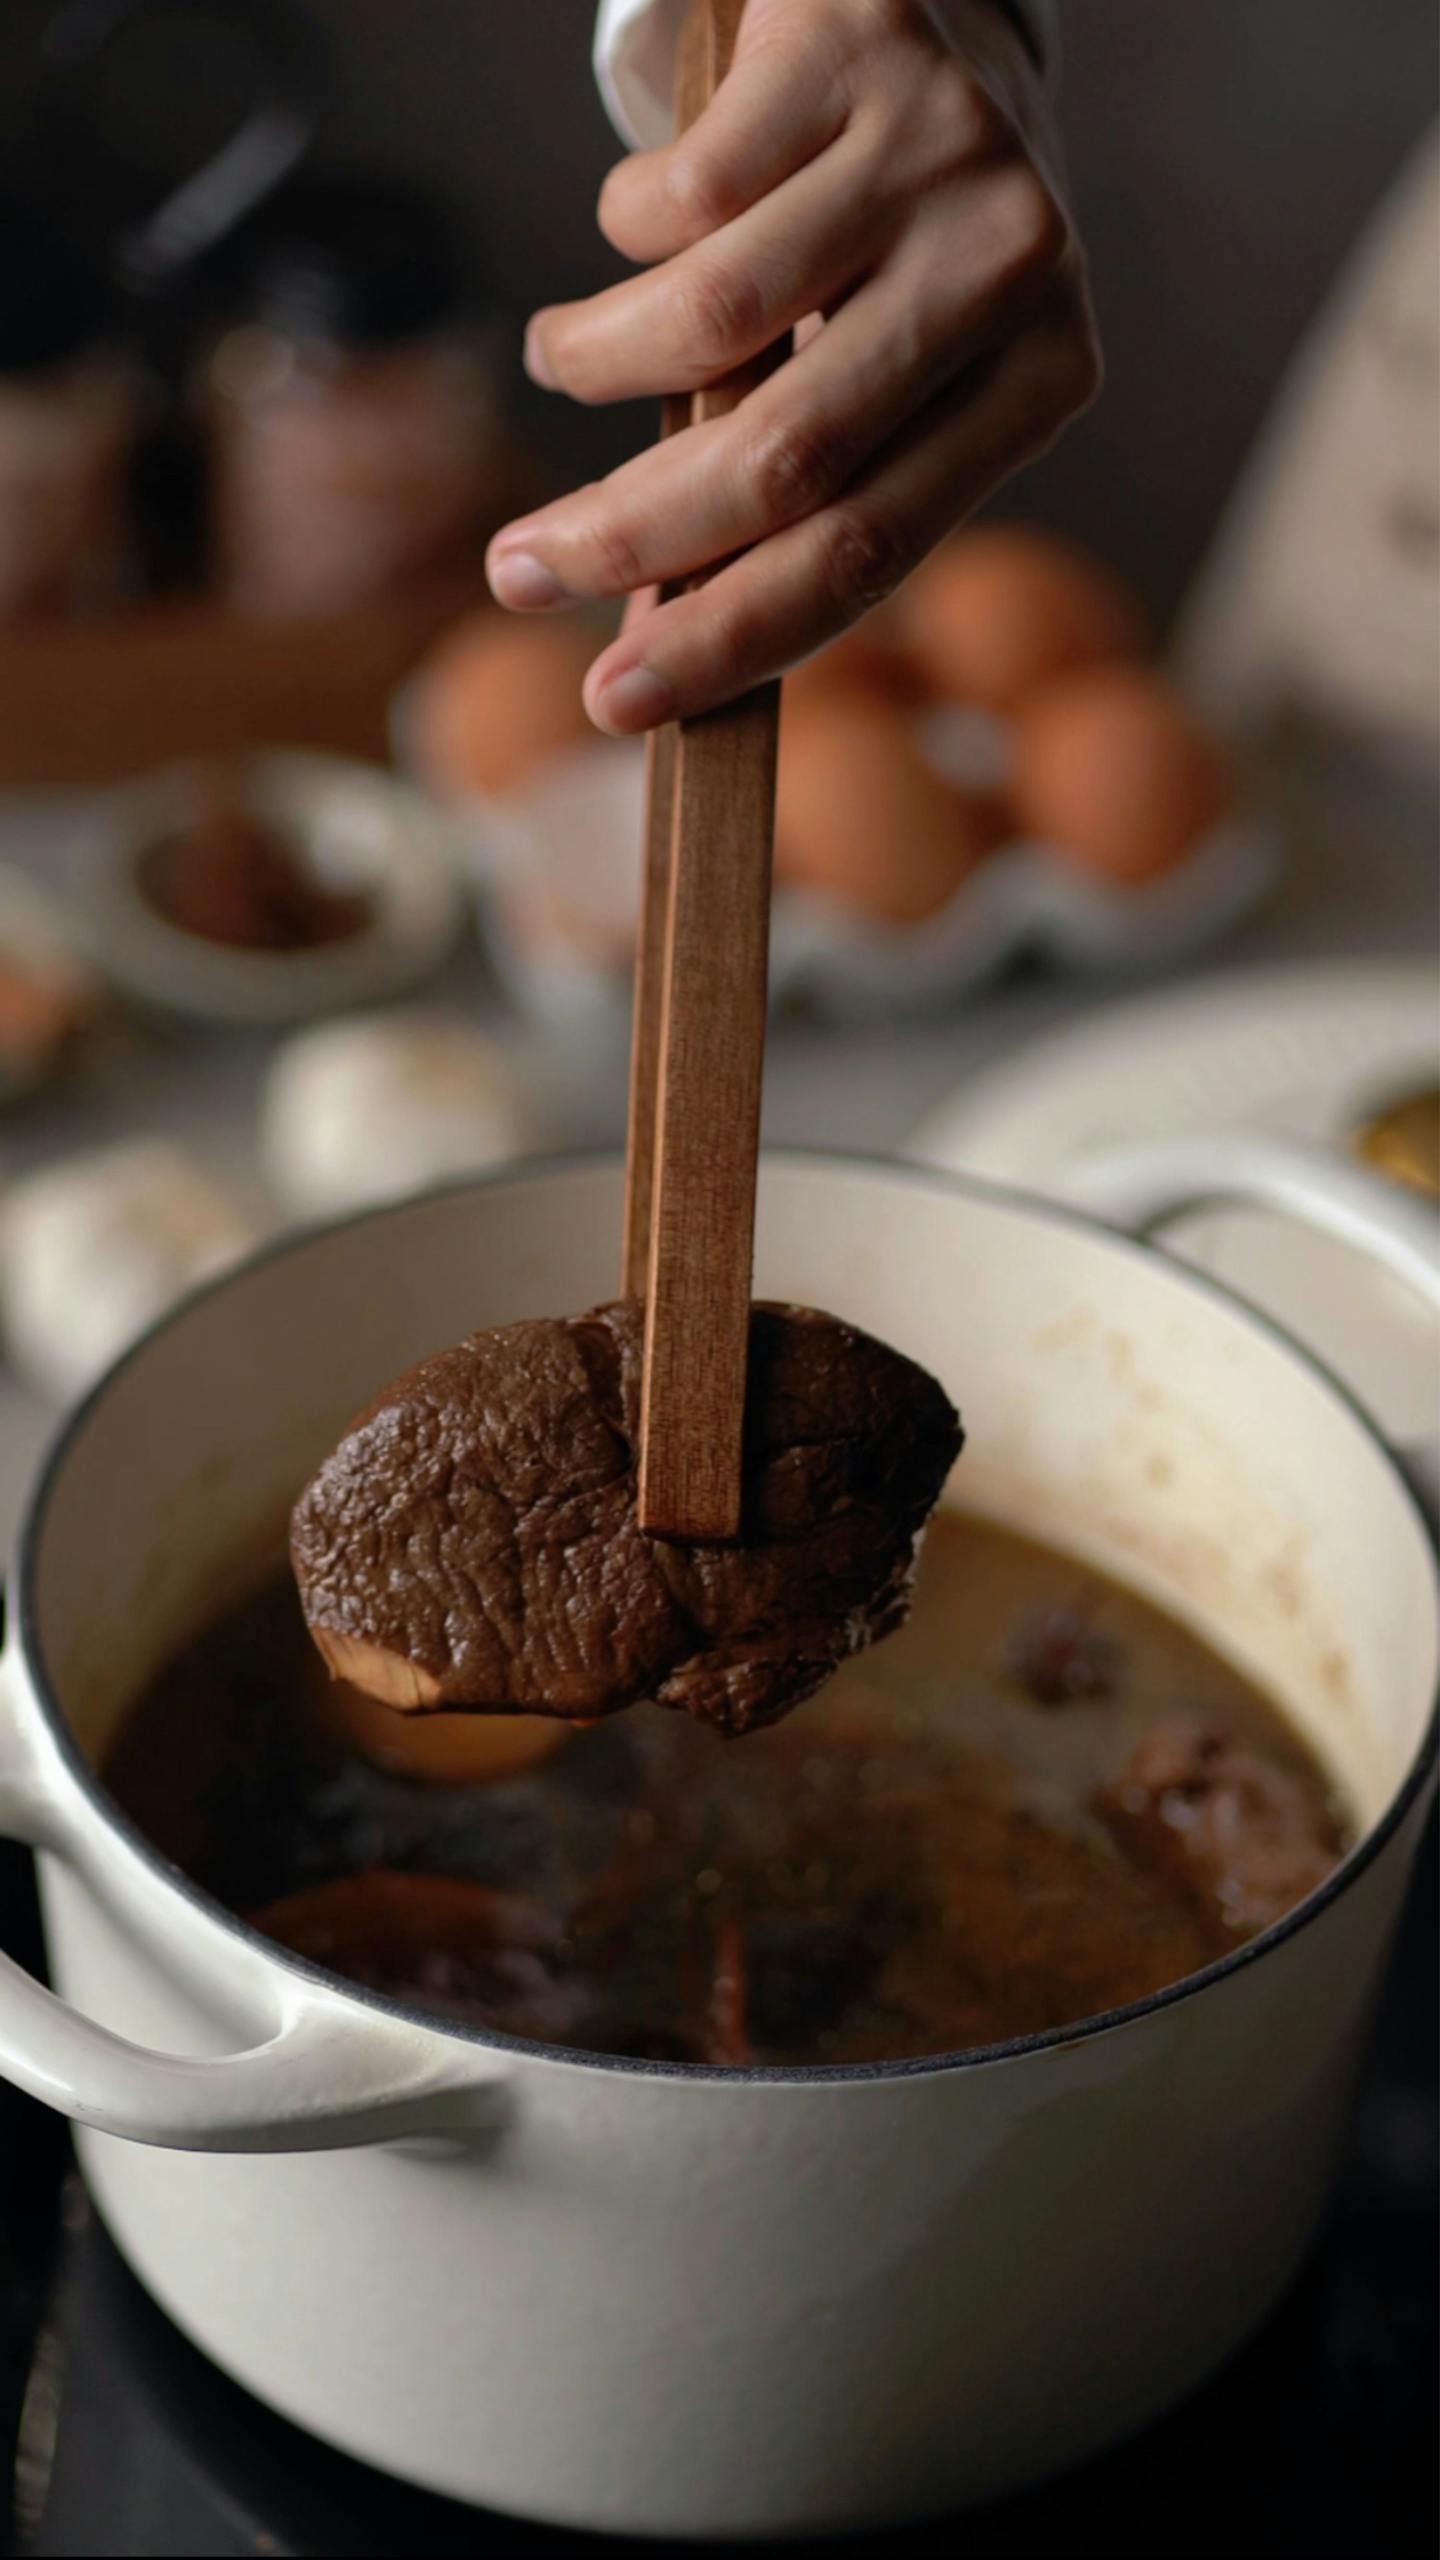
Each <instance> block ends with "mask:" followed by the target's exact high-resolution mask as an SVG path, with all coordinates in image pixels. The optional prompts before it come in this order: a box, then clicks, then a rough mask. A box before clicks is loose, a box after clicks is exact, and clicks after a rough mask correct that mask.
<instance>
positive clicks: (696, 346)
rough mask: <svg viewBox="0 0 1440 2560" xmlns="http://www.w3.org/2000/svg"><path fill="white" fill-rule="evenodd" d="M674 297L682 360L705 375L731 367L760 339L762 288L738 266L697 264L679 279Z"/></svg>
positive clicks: (724, 370)
mask: <svg viewBox="0 0 1440 2560" xmlns="http://www.w3.org/2000/svg"><path fill="white" fill-rule="evenodd" d="M675 297H676V312H675V319H676V326H677V333H678V336H679V340H680V346H681V349H682V353H683V357H684V360H685V361H686V362H687V363H688V364H689V365H690V366H692V367H693V368H694V369H695V370H696V371H697V372H699V373H701V374H702V375H703V374H710V373H724V372H726V371H728V369H729V367H730V366H731V365H733V364H738V363H739V361H740V359H741V358H742V356H745V355H748V354H749V353H750V351H751V349H752V348H753V347H754V345H755V344H756V333H757V330H758V329H760V318H761V300H760V292H759V288H758V286H756V285H755V284H754V283H753V282H752V281H751V279H750V278H749V277H748V276H744V275H742V274H740V273H738V272H737V270H736V269H735V268H733V267H727V266H722V265H721V264H720V263H719V262H718V261H712V262H711V263H709V264H708V265H705V266H696V267H694V268H692V270H691V272H690V273H689V274H688V275H687V276H686V277H685V278H684V280H683V281H678V280H677V283H676V287H675ZM761 334H762V336H763V331H761Z"/></svg>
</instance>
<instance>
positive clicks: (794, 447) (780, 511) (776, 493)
mask: <svg viewBox="0 0 1440 2560" xmlns="http://www.w3.org/2000/svg"><path fill="white" fill-rule="evenodd" d="M743 468H744V473H745V478H746V480H747V481H748V482H749V484H750V486H751V488H752V489H753V490H754V491H755V493H756V495H757V497H758V499H759V501H760V507H761V511H762V513H763V515H764V518H765V521H766V522H767V523H768V524H794V523H795V522H797V520H798V519H799V518H800V517H802V516H808V515H812V514H813V513H814V510H815V509H816V507H818V506H821V505H823V503H824V501H825V500H826V499H827V498H829V497H831V496H832V495H833V494H834V491H835V488H836V485H837V483H838V479H839V466H838V463H837V460H836V458H835V456H834V454H833V452H832V450H831V448H830V447H829V445H828V444H827V443H826V441H825V439H824V437H823V436H821V435H820V434H818V433H817V432H816V431H814V430H813V429H810V428H808V427H804V426H801V425H799V424H798V423H797V422H796V421H795V420H793V419H786V420H785V421H784V422H783V423H782V424H778V425H775V426H771V427H768V428H766V429H765V430H764V431H763V432H762V433H761V434H759V435H757V436H756V437H754V438H753V440H752V442H751V444H750V448H749V451H748V453H747V454H746V456H745V460H744V465H743Z"/></svg>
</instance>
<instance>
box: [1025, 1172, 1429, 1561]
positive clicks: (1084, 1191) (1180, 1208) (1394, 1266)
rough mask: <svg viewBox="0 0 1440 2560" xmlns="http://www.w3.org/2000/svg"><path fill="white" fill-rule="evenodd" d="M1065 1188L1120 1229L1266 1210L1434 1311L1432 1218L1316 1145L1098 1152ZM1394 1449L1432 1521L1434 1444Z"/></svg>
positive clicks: (1410, 1196) (1133, 1231) (1388, 1185)
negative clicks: (1364, 1262)
mask: <svg viewBox="0 0 1440 2560" xmlns="http://www.w3.org/2000/svg"><path fill="white" fill-rule="evenodd" d="M1065 1194H1066V1198H1067V1199H1069V1200H1071V1201H1073V1202H1074V1203H1075V1204H1076V1205H1077V1206H1078V1207H1080V1208H1083V1209H1088V1210H1090V1211H1091V1212H1092V1213H1093V1215H1094V1216H1096V1217H1098V1218H1103V1219H1105V1220H1106V1221H1107V1222H1108V1224H1110V1225H1111V1226H1115V1227H1120V1228H1122V1229H1123V1230H1124V1231H1125V1233H1126V1234H1128V1235H1148V1234H1151V1233H1153V1232H1154V1231H1155V1230H1156V1229H1157V1228H1159V1227H1162V1226H1165V1225H1167V1224H1168V1223H1169V1222H1170V1220H1172V1219H1174V1218H1178V1217H1180V1216H1181V1215H1182V1214H1183V1213H1184V1212H1185V1211H1186V1210H1188V1209H1202V1208H1206V1207H1210V1206H1214V1205H1218V1204H1220V1203H1222V1202H1223V1203H1231V1204H1233V1203H1237V1202H1246V1203H1253V1204H1255V1205H1256V1206H1257V1207H1260V1208H1265V1209H1275V1210H1278V1211H1279V1212H1281V1214H1282V1215H1284V1216H1287V1217H1292V1218H1295V1219H1298V1221H1299V1222H1300V1224H1301V1225H1302V1226H1309V1227H1314V1228H1316V1229H1318V1230H1319V1232H1320V1233H1322V1234H1324V1235H1331V1236H1336V1237H1338V1238H1339V1239H1340V1241H1341V1242H1342V1243H1344V1244H1351V1245H1355V1246H1357V1247H1358V1248H1359V1250H1360V1251H1361V1252H1362V1253H1367V1254H1368V1255H1369V1256H1370V1258H1371V1260H1372V1261H1375V1262H1378V1263H1380V1264H1382V1265H1383V1267H1384V1268H1385V1269H1386V1270H1387V1271H1390V1272H1392V1273H1393V1274H1394V1276H1395V1278H1396V1279H1397V1280H1401V1281H1403V1282H1405V1283H1406V1285H1407V1286H1408V1287H1409V1288H1411V1289H1413V1290H1414V1291H1415V1292H1416V1294H1417V1296H1419V1297H1421V1298H1423V1299H1424V1300H1425V1302H1426V1304H1427V1306H1429V1307H1430V1308H1431V1309H1433V1310H1434V1312H1435V1313H1436V1314H1437V1315H1440V1216H1437V1214H1436V1211H1435V1210H1434V1208H1433V1207H1432V1206H1431V1205H1430V1203H1429V1202H1428V1201H1426V1200H1423V1199H1422V1198H1421V1197H1420V1195H1419V1194H1418V1193H1416V1192H1410V1191H1406V1190H1404V1189H1402V1187H1401V1186H1400V1185H1399V1184H1398V1183H1394V1182H1387V1181H1386V1180H1384V1179H1383V1178H1382V1176H1380V1175H1379V1174H1375V1173H1368V1172H1366V1171H1365V1170H1364V1169H1363V1168H1362V1167H1361V1166H1359V1165H1349V1164H1344V1163H1341V1162H1339V1161H1338V1160H1337V1159H1336V1158H1335V1157H1334V1156H1333V1155H1330V1154H1328V1153H1327V1152H1325V1151H1324V1150H1323V1149H1321V1148H1318V1147H1304V1146H1298V1145H1292V1144H1290V1143H1288V1142H1282V1141H1280V1140H1278V1139H1271V1138H1258V1137H1240V1136H1237V1137H1230V1138H1227V1137H1217V1138H1173V1139H1157V1140H1155V1141H1153V1142H1147V1143H1146V1144H1144V1145H1141V1146H1133V1147H1117V1148H1114V1149H1110V1148H1107V1149H1106V1150H1105V1151H1104V1152H1103V1153H1102V1154H1097V1155H1093V1156H1087V1157H1084V1158H1082V1159H1081V1160H1080V1161H1079V1162H1078V1163H1077V1164H1075V1165H1074V1166H1072V1167H1071V1168H1069V1170H1068V1171H1067V1174H1066V1182H1065ZM1394 1455H1395V1458H1396V1462H1397V1464H1398V1465H1399V1466H1400V1467H1401V1468H1402V1470H1403V1472H1404V1474H1405V1475H1406V1477H1407V1479H1408V1481H1409V1483H1410V1485H1411V1487H1412V1489H1413V1490H1414V1492H1415V1493H1416V1494H1417V1495H1418V1496H1419V1498H1420V1500H1421V1501H1422V1502H1423V1503H1424V1505H1425V1508H1426V1510H1427V1511H1428V1512H1429V1514H1430V1515H1431V1517H1432V1518H1434V1517H1435V1516H1436V1515H1437V1514H1440V1447H1435V1446H1431V1445H1428V1444H1424V1443H1419V1442H1416V1443H1411V1444H1409V1445H1406V1446H1402V1447H1400V1448H1397V1449H1396V1450H1395V1452H1394Z"/></svg>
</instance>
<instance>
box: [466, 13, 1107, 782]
mask: <svg viewBox="0 0 1440 2560" xmlns="http://www.w3.org/2000/svg"><path fill="white" fill-rule="evenodd" d="M600 224H601V228H602V230H603V231H604V232H605V235H606V237H607V238H608V239H609V240H611V241H612V242H613V243H614V245H615V246H616V247H617V248H618V249H620V250H622V251H623V252H624V253H625V254H626V255H627V256H628V257H630V258H632V259H634V260H636V261H637V262H638V263H640V264H642V265H643V266H644V267H645V268H646V269H647V272H646V273H645V274H643V275H640V276H637V277H635V278H633V279H631V280H629V281H627V282H626V283H624V284H619V285H615V286H612V287H611V288H610V290H609V291H607V292H604V293H599V294H596V295H595V296H594V297H593V298H592V299H591V300H590V301H588V302H579V303H567V304H560V305H557V306H556V307H555V308H553V309H551V310H547V311H541V312H538V313H537V314H536V316H535V318H534V320H533V321H532V322H531V324H530V330H529V334H528V337H527V340H526V362H527V365H528V368H529V370H530V373H531V374H532V376H533V377H534V378H535V380H537V381H538V382H541V383H543V384H545V385H547V386H548V387H550V388H553V389H555V390H559V391H565V392H568V393H569V394H570V396H571V397H572V398H573V399H577V400H583V401H587V402H592V401H593V402H599V401H609V400H631V399H635V398H637V397H643V396H647V395H657V394H660V393H664V392H688V391H692V390H694V389H696V388H697V387H698V386H700V385H702V384H705V383H709V382H713V381H716V380H718V379H720V378H721V377H722V376H724V375H725V374H726V373H728V372H730V371H731V370H732V369H733V368H734V367H735V366H736V365H737V364H740V363H742V362H743V361H744V360H745V359H746V358H747V357H750V356H753V355H755V354H757V353H759V351H760V350H761V349H762V348H765V347H768V346H770V345H771V344H772V343H773V342H774V341H776V340H777V339H779V338H780V337H781V336H782V334H783V333H785V332H787V331H790V330H795V332H796V344H795V351H794V352H793V353H792V354H791V355H790V356H788V357H787V359H786V361H785V362H784V363H783V364H782V365H781V366H780V368H779V370H778V371H777V372H775V373H773V374H772V375H771V376H770V378H769V379H768V380H767V381H766V382H764V383H763V384H762V385H761V387H760V388H759V389H758V390H755V391H753V392H752V393H751V394H750V396H749V397H748V398H747V399H746V400H745V401H744V402H743V403H742V404H741V406H740V407H739V409H737V410H736V411H735V412H734V413H733V415H731V416H729V417H725V418H718V419H715V420H712V421H710V422H709V423H707V424H704V425H699V426H691V427H687V428H685V429H683V430H682V431H681V432H680V433H679V434H678V435H676V436H673V437H671V438H670V439H669V441H668V442H666V443H665V444H662V445H655V446H653V447H651V448H648V449H647V450H646V451H645V452H643V453H641V454H640V455H638V456H637V457H636V458H635V459H634V460H633V461H631V462H628V463H626V464H624V465H623V466H622V467H621V469H619V470H618V471H614V472H612V473H611V474H610V476H609V478H608V479H605V480H601V481H598V482H595V483H593V484H592V485H591V486H589V487H588V488H583V489H579V490H577V491H575V492H574V494H573V495H572V496H569V497H566V498H561V499H559V500H558V501H557V502H556V503H555V504H554V505H552V506H548V507H545V508H543V509H541V510H540V511H539V512H538V513H537V514H535V515H531V516H527V517H525V518H524V519H523V520H522V521H519V522H517V523H514V524H511V525H507V526H506V527H505V529H504V531H503V532H502V533H500V534H498V535H497V536H496V538H495V540H494V542H493V543H492V545H491V548H490V554H489V562H488V567H489V576H490V583H491V586H492V588H493V590H494V593H495V595H496V596H497V598H498V599H499V601H500V602H501V603H502V604H505V605H509V606H512V607H513V608H515V609H516V610H518V611H521V612H527V611H529V612H544V611H548V610H552V609H555V608H557V607H560V606H563V605H566V604H569V603H572V602H575V601H578V600H580V599H581V598H586V597H597V596H619V595H628V596H631V597H632V599H633V600H634V601H633V603H632V608H631V611H630V612H629V614H628V615H627V618H626V625H625V629H624V631H623V632H622V634H621V636H620V638H619V639H618V640H616V641H615V642H613V643H612V645H611V646H610V647H609V648H608V649H607V650H606V651H605V652H604V654H603V656H601V657H600V658H599V659H598V660H597V661H596V663H595V665H594V667H593V668H592V669H591V671H590V676H589V679H588V681H587V685H586V705H587V708H588V710H589V712H590V716H591V718H592V719H593V720H594V721H596V723H597V724H598V726H599V727H600V728H602V729H607V730H610V731H613V732H615V733H616V734H625V733H629V732H632V731H636V730H642V729H649V728H653V727H655V726H656V725H658V724H659V723H660V722H661V721H664V720H669V719H673V718H675V717H676V716H678V715H689V714H691V713H694V712H697V711H703V710H706V709H709V708H710V707H712V706H713V705H714V704H716V703H719V702H724V701H726V700H728V699H729V698H730V697H731V696H732V695H734V694H736V693H739V692H742V691H744V690H745V688H746V687H748V686H750V685H752V684H755V683H758V682H759V681H760V679H761V678H763V677H765V676H769V675H774V674H775V673H777V672H778V671H779V670H780V669H782V668H784V667H786V666H788V665H791V664H793V663H794V662H795V661H796V660H797V659H800V658H803V657H806V656H808V655H809V653H810V652H811V651H812V650H815V649H818V648H820V647H821V646H822V645H823V644H824V643H825V642H826V641H827V640H830V639H832V638H834V636H835V635H836V634H837V633H838V632H840V631H843V630H844V629H845V628H846V626H847V625H848V624H849V623H851V622H853V621H855V620H856V619H857V618H858V616H859V615H860V614H862V613H864V612H865V611H866V609H867V607H869V606H870V605H872V604H875V603H877V602H878V601H879V600H880V599H881V598H882V597H883V596H885V595H888V594H889V592H890V591H891V589H892V588H893V587H895V586H896V585H898V583H899V581H900V580H901V579H902V578H903V577H904V576H905V575H906V574H907V572H908V571H909V570H910V569H912V568H914V566H915V565H916V563H917V562H918V561H919V560H921V559H922V558H923V557H924V555H925V553H926V552H927V551H929V550H930V549H931V548H932V546H933V545H934V544H935V543H936V542H938V541H939V540H940V538H941V536H942V535H944V534H945V533H947V532H949V531H950V529H951V528H952V527H953V526H954V525H956V524H957V523H959V522H960V521H961V520H962V518H964V517H965V516H966V515H968V514H969V513H970V511H971V510H972V508H974V507H975V506H976V505H978V503H979V502H980V500H981V499H982V498H984V497H985V496H987V495H988V493H989V492H990V491H991V490H992V489H994V488H995V487H996V485H997V484H998V483H999V482H1000V481H1001V480H1003V479H1004V478H1005V477H1006V476H1007V475H1008V474H1009V473H1010V472H1011V471H1013V470H1014V469H1015V468H1016V466H1017V465H1018V464H1020V463H1022V462H1026V461H1028V460H1030V459H1031V458H1032V457H1033V456H1034V455H1036V454H1038V453H1041V452H1043V451H1044V450H1045V449H1046V448H1047V447H1048V446H1049V445H1050V444H1051V443H1052V442H1053V440H1054V439H1055V437H1056V436H1057V434H1058V433H1059V431H1060V430H1061V428H1062V427H1063V426H1064V425H1065V424H1066V422H1067V421H1068V420H1069V419H1070V418H1072V417H1073V416H1075V414H1076V413H1077V412H1078V411H1079V410H1081V409H1083V408H1084V407H1085V406H1086V405H1087V404H1088V402H1089V401H1090V400H1091V399H1092V398H1093V397H1094V395H1095V392H1096V389H1097V387H1098V383H1099V370H1100V368H1099V356H1098V351H1097V347H1096V341H1095V333H1094V328H1093V324H1092V321H1091V316H1090V308H1089V302H1088V297H1087V293H1086V287H1085V276H1084V267H1083V262H1082V259H1081V256H1080V252H1079V250H1078V248H1077V246H1076V244H1075V241H1074V238H1073V236H1072V234H1071V231H1070V227H1069V224H1068V221H1067V218H1066V215H1065V212H1064V210H1063V207H1062V204H1061V200H1060V196H1059V193H1058V188H1057V182H1056V179H1055V177H1054V175H1053V170H1052V166H1051V156H1050V145H1049V141H1048V132H1047V126H1046V121H1045V98H1044V89H1043V83H1042V81H1041V79H1040V75H1039V73H1038V71H1037V70H1036V68H1035V66H1034V65H1033V63H1032V62H1031V61H1030V58H1029V55H1028V53H1027V52H1026V49H1025V47H1024V44H1023V42H1022V41H1021V39H1020V37H1019V36H1018V34H1017V33H1016V32H1015V31H1014V29H1013V27H1012V24H1011V21H1010V20H1009V18H1008V17H1007V16H1006V15H1005V13H1004V12H1003V11H1001V10H999V9H997V8H995V7H994V6H993V5H991V0H936V5H935V6H934V7H933V8H932V7H929V6H926V5H924V0H749V5H748V7H747V9H746V13H745V18H744V22H743V25H742V27H741V32H740V41H739V44H738V47H737V49H736V55H735V60H734V63H733V65H732V67H731V70H730V73H729V75H728V77H727V78H726V79H725V81H724V82H723V83H722V85H721V87H720V88H719V90H718V91H717V93H716V95H715V97H714V98H713V100H712V101H711V104H710V106H709V107H708V109H707V110H706V112H705V114H704V115H703V116H702V117H701V118H700V120H699V121H698V123H696V124H695V125H693V126H692V127H691V129H690V131H689V132H688V133H686V134H685V135H683V136H682V137H681V138H680V139H679V140H678V141H677V142H675V143H673V144H671V145H670V146H669V147H668V148H667V149H665V150H661V151H650V152H642V153H637V154H636V155H635V156H634V157H633V158H631V159H629V160H625V161H622V162H621V164H620V166H619V167H618V168H617V169H615V170H613V171H612V173H611V175H610V177H609V178H608V179H607V181H606V183H605V186H604V189H603V191H602V193H601V198H600ZM737 555H738V556H737ZM717 561H718V562H725V563H726V564H727V565H725V566H724V567H721V568H720V569H718V570H717V571H716V574H715V575H714V576H713V577H711V578H710V579H709V580H708V581H707V582H706V584H705V585H704V586H703V587H701V588H698V589H696V590H694V591H693V592H691V593H688V594H685V595H682V596H679V597H677V598H675V599H674V600H673V601H670V602H667V603H664V604H657V603H656V601H655V589H656V588H657V586H658V585H659V583H660V582H661V581H664V580H676V579H681V578H685V577H687V576H690V575H692V574H693V573H695V572H697V571H701V570H706V569H709V568H711V567H712V565H713V564H714V563H715V562H717Z"/></svg>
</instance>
